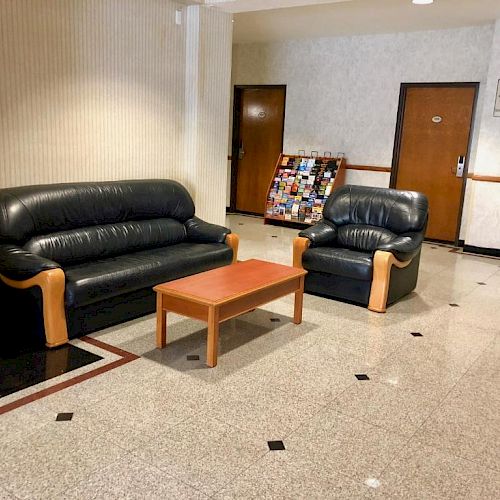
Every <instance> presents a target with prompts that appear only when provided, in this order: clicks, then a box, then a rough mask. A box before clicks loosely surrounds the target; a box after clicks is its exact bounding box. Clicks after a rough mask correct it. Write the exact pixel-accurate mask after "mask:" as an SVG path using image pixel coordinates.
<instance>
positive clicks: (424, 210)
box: [293, 185, 429, 312]
mask: <svg viewBox="0 0 500 500" xmlns="http://www.w3.org/2000/svg"><path fill="white" fill-rule="evenodd" d="M428 210H429V208H428V201H427V198H426V196H425V195H424V194H421V193H416V192H413V191H398V190H396V189H385V188H375V187H367V186H352V185H346V186H342V187H340V188H338V189H336V190H335V191H334V192H333V193H332V195H331V196H330V198H329V199H328V201H327V203H326V204H325V208H324V211H323V220H322V221H321V222H319V223H318V224H316V225H314V226H312V227H310V228H308V229H306V230H305V231H301V232H300V233H299V236H298V237H297V238H295V240H294V246H293V263H294V266H296V267H303V268H304V269H306V270H307V271H308V274H307V276H306V280H305V291H306V292H311V293H317V294H320V295H327V296H330V297H334V298H339V299H344V300H348V301H351V302H355V303H359V304H363V305H368V309H370V310H371V311H376V312H385V311H386V308H387V305H388V304H391V303H393V302H395V301H396V300H398V299H400V298H401V297H403V296H404V295H406V294H408V293H410V292H411V291H412V290H413V289H414V288H415V287H416V285H417V277H418V266H419V262H420V249H421V246H422V242H423V239H424V233H425V228H426V225H427V218H428Z"/></svg>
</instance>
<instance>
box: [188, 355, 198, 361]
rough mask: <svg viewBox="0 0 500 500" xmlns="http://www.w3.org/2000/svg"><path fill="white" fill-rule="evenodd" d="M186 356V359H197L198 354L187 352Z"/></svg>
mask: <svg viewBox="0 0 500 500" xmlns="http://www.w3.org/2000/svg"><path fill="white" fill-rule="evenodd" d="M186 358H187V360H188V361H198V360H199V359H200V356H199V355H198V354H188V355H187V356H186Z"/></svg>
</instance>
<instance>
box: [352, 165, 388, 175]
mask: <svg viewBox="0 0 500 500" xmlns="http://www.w3.org/2000/svg"><path fill="white" fill-rule="evenodd" d="M345 168H346V169H347V170H368V171H369V172H388V173H391V167H373V166H371V165H346V166H345Z"/></svg>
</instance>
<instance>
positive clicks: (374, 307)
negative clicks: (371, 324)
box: [368, 250, 411, 313]
mask: <svg viewBox="0 0 500 500" xmlns="http://www.w3.org/2000/svg"><path fill="white" fill-rule="evenodd" d="M410 263H411V259H410V260H407V261H405V262H401V261H399V260H398V259H396V257H394V255H393V254H392V253H391V252H383V251H381V250H377V251H376V252H375V255H374V257H373V278H372V287H371V290H370V300H369V302H368V309H369V310H370V311H374V312H379V313H385V311H386V309H387V295H388V293H389V283H390V281H391V267H392V266H396V267H399V268H400V269H402V268H404V267H407V266H408V265H409V264H410Z"/></svg>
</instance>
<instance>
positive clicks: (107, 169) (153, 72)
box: [0, 0, 231, 222]
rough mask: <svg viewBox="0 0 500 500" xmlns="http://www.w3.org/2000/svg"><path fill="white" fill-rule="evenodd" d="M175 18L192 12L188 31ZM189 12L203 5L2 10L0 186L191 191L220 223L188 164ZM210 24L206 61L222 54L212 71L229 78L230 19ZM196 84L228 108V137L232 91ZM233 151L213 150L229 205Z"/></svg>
mask: <svg viewBox="0 0 500 500" xmlns="http://www.w3.org/2000/svg"><path fill="white" fill-rule="evenodd" d="M176 9H182V10H183V22H182V25H180V26H178V25H176V24H175V11H176ZM189 9H199V7H186V6H184V5H180V4H177V3H175V2H173V1H171V0H64V1H56V0H23V1H15V0H0V32H1V33H2V43H1V46H0V68H1V70H2V76H1V78H0V187H5V186H13V185H25V184H39V183H52V182H66V181H80V180H81V181H83V180H101V179H130V178H156V177H159V178H172V179H176V180H179V181H180V182H182V183H184V184H185V185H186V187H188V189H189V190H190V191H191V193H192V195H193V196H194V197H195V201H196V202H197V212H200V213H202V214H203V216H204V217H206V218H208V219H210V220H213V221H215V222H217V221H218V222H221V221H222V220H223V217H224V211H223V209H221V208H220V207H219V205H220V203H219V204H217V203H212V201H211V200H208V199H207V197H206V196H204V195H203V192H204V191H203V190H204V184H203V182H204V181H202V179H200V178H199V176H198V175H192V172H191V170H192V165H190V164H189V163H188V161H187V159H186V157H185V156H186V148H185V144H186V141H187V134H188V133H193V131H188V129H187V121H186V109H187V107H188V106H192V105H193V104H192V103H191V104H190V101H189V99H188V97H189V96H188V93H187V90H186V83H187V79H186V70H187V65H186V57H187V51H186V36H187V29H186V17H187V12H188V10H189ZM202 10H203V11H205V10H208V9H202ZM203 19H204V22H205V24H204V25H203V29H202V33H201V35H200V43H201V44H203V47H206V50H205V49H204V52H203V53H202V56H203V57H204V58H209V57H211V52H212V51H213V52H214V53H216V54H217V57H216V58H214V59H213V60H212V61H215V65H216V67H215V68H214V69H213V71H218V72H219V76H221V77H222V79H223V80H224V78H226V79H227V80H228V79H229V72H230V55H228V54H229V53H230V44H231V42H230V34H231V21H230V17H229V16H228V15H227V14H222V13H218V12H214V13H210V16H208V17H206V16H205V17H203ZM211 23H213V24H214V29H213V31H211V29H212V26H211ZM200 29H201V28H200ZM208 33H211V34H212V36H210V37H209V36H207V34H208ZM198 84H199V85H200V86H206V88H207V89H208V91H209V92H210V93H211V95H212V96H213V99H215V100H216V101H217V102H218V103H219V104H220V105H219V111H220V116H219V115H217V113H215V114H216V116H215V118H216V119H217V118H220V120H221V121H222V127H224V124H225V123H226V121H227V115H228V106H229V104H226V105H225V106H224V104H223V103H224V102H226V101H227V103H228V102H229V91H228V86H226V87H224V86H220V85H219V83H218V81H216V79H215V78H214V77H213V75H208V76H207V78H206V79H205V80H204V81H199V82H198ZM194 105H195V106H202V107H203V106H204V103H203V102H201V103H200V102H197V103H195V104H194ZM195 126H196V127H198V126H202V124H201V123H196V125H195ZM226 130H227V128H224V133H226V134H227V132H226ZM219 149H220V148H219ZM223 149H224V154H222V155H221V154H220V152H219V151H218V150H217V148H208V150H206V151H205V152H206V155H205V159H206V162H207V163H208V167H207V168H208V169H209V170H210V176H211V178H213V179H214V181H213V182H212V183H211V184H210V185H211V187H212V189H213V190H214V192H213V194H214V196H215V197H217V196H218V197H219V198H221V199H224V198H225V187H226V184H225V183H226V144H225V143H224V147H223ZM219 191H220V193H219ZM196 198H199V203H198V200H197V199H196ZM222 205H224V203H223V204H222Z"/></svg>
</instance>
